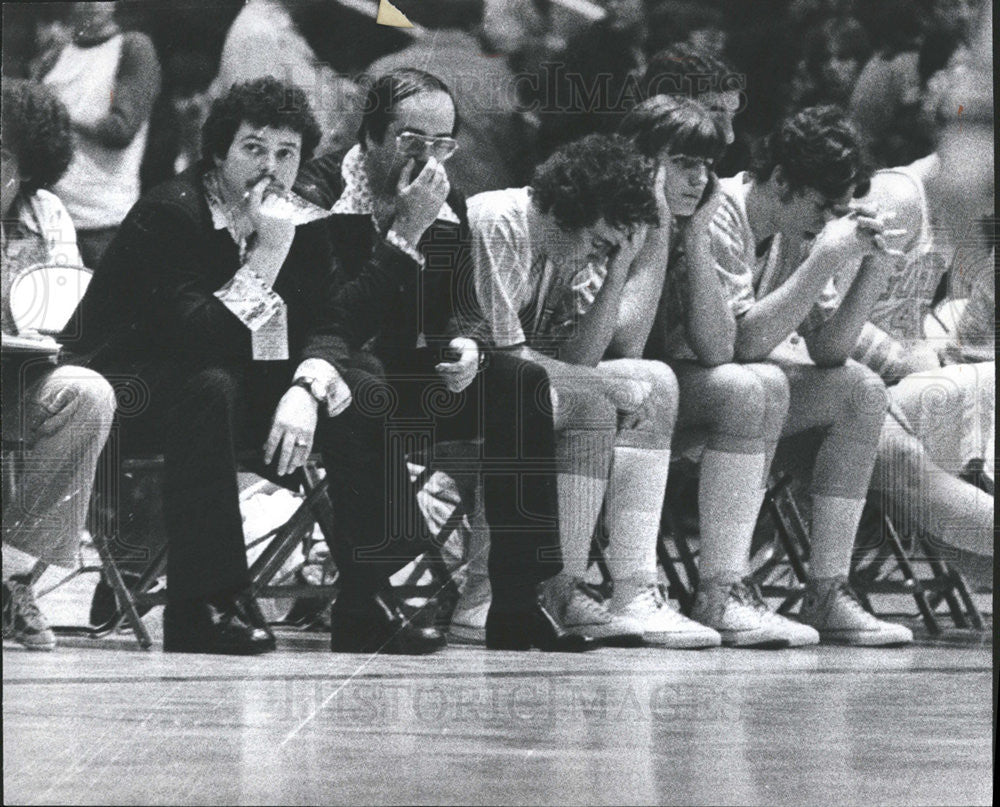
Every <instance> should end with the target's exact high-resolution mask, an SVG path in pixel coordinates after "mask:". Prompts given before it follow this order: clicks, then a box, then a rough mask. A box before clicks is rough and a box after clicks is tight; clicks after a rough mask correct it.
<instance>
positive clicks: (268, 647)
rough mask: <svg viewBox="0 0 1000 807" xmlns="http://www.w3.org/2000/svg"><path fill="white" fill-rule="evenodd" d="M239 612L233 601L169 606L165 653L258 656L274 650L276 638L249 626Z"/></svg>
mask: <svg viewBox="0 0 1000 807" xmlns="http://www.w3.org/2000/svg"><path fill="white" fill-rule="evenodd" d="M220 606H221V607H220ZM238 610H239V609H238V608H237V607H236V604H235V603H233V602H230V603H228V605H226V606H222V604H220V603H218V602H208V601H205V600H197V601H188V602H182V603H167V606H166V608H164V610H163V651H164V652H165V653H214V654H218V655H224V656H257V655H260V654H261V653H269V652H270V651H272V650H274V637H273V636H269V635H268V633H267V631H265V630H262V629H261V628H257V627H254V626H253V625H249V624H247V622H246V621H245V620H244V619H243V618H242V617H241V616H240V614H239V613H238Z"/></svg>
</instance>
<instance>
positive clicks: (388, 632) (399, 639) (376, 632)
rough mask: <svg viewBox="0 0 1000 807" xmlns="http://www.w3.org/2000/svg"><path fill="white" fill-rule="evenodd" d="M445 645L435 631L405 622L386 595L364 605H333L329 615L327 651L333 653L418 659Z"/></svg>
mask: <svg viewBox="0 0 1000 807" xmlns="http://www.w3.org/2000/svg"><path fill="white" fill-rule="evenodd" d="M338 606H339V607H338ZM445 644H447V640H446V639H445V637H444V634H442V633H441V632H440V631H439V630H437V629H436V628H430V627H418V626H416V625H413V624H411V623H410V622H408V621H407V620H406V618H405V617H404V616H403V614H402V612H401V611H400V609H399V606H398V605H396V603H395V602H394V601H393V597H392V596H391V595H388V594H378V595H375V596H373V597H372V598H371V599H370V600H368V601H366V602H364V603H352V604H346V605H345V604H344V603H334V605H333V608H332V610H331V612H330V649H331V650H332V651H333V652H334V653H389V654H392V655H404V656H422V655H426V654H427V653H433V652H434V651H435V650H440V649H441V648H442V647H444V646H445Z"/></svg>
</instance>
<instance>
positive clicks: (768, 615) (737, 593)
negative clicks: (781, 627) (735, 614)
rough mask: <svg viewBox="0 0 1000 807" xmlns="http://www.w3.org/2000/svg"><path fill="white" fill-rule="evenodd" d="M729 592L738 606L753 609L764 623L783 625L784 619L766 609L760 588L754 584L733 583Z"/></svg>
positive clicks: (744, 582) (744, 581)
mask: <svg viewBox="0 0 1000 807" xmlns="http://www.w3.org/2000/svg"><path fill="white" fill-rule="evenodd" d="M730 592H731V594H732V596H733V597H734V598H735V599H736V601H737V602H738V603H740V605H745V606H746V607H747V608H751V609H753V610H754V611H755V612H757V614H758V615H759V616H760V617H761V618H762V619H763V620H765V622H767V623H772V624H783V623H784V622H785V621H786V620H785V618H784V617H782V616H781V615H780V614H776V613H775V612H774V611H772V610H771V609H770V608H769V607H768V605H767V603H766V602H765V601H764V595H763V594H761V593H760V587H759V586H758V585H757V584H756V583H753V582H750V581H748V580H740V581H738V582H736V583H733V586H732V588H731V589H730Z"/></svg>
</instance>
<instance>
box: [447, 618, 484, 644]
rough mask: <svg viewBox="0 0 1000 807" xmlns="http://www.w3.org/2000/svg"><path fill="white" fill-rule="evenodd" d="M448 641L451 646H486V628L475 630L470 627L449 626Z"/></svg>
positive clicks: (453, 624)
mask: <svg viewBox="0 0 1000 807" xmlns="http://www.w3.org/2000/svg"><path fill="white" fill-rule="evenodd" d="M448 641H449V642H451V643H452V644H464V645H475V646H478V647H485V646H486V626H485V625H484V626H483V627H481V628H475V627H472V626H471V625H456V624H455V623H452V624H451V627H449V628H448Z"/></svg>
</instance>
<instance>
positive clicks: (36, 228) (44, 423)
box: [0, 80, 114, 650]
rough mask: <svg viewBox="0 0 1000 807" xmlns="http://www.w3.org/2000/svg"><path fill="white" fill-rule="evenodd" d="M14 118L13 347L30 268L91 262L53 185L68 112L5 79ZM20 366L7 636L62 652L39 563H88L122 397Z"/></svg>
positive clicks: (86, 375)
mask: <svg viewBox="0 0 1000 807" xmlns="http://www.w3.org/2000/svg"><path fill="white" fill-rule="evenodd" d="M2 111H3V119H2V121H0V132H2V134H3V141H2V143H0V146H2V153H0V160H2V164H0V171H2V173H0V176H2V183H3V186H2V208H0V220H2V222H0V223H2V228H3V230H2V249H3V252H2V256H0V271H2V277H3V282H2V290H3V295H2V306H3V333H4V336H5V340H6V337H7V336H8V335H12V334H17V326H16V324H15V321H14V317H13V314H12V312H11V308H10V291H11V286H12V284H13V281H14V279H15V278H16V277H17V275H18V273H19V272H21V271H23V270H24V269H27V268H29V267H31V266H34V265H38V264H79V263H80V255H79V253H78V251H77V247H76V233H75V231H74V229H73V222H72V221H71V220H70V217H69V214H68V213H67V212H66V208H64V207H63V205H62V203H61V202H60V201H59V198H58V197H57V196H55V195H54V194H52V193H51V192H50V191H49V190H47V188H50V187H52V185H53V184H54V183H55V182H56V181H57V180H58V179H59V177H60V176H61V175H62V174H63V172H64V171H65V170H66V168H67V166H68V165H69V163H70V159H71V156H72V140H71V138H70V120H69V116H68V115H67V113H66V109H65V107H64V106H63V105H62V104H61V103H59V101H58V100H57V99H56V98H54V97H53V96H52V94H51V93H50V92H48V91H47V90H46V89H45V88H44V87H42V86H41V85H39V84H36V83H34V82H27V81H9V82H8V81H6V80H5V81H4V82H3V105H2ZM11 361H12V359H11V357H9V356H4V367H3V371H4V372H3V376H4V379H3V380H4V383H3V427H4V428H3V436H4V439H5V440H7V439H15V440H19V441H21V442H22V444H23V446H24V465H23V468H22V469H21V470H20V472H19V473H14V471H13V469H11V468H8V467H6V458H5V459H4V496H3V637H4V639H7V638H13V639H15V640H16V641H18V642H20V643H21V644H22V645H24V646H25V647H27V648H28V649H29V650H51V649H52V648H53V647H55V642H56V640H55V636H54V634H53V633H52V630H51V629H50V628H49V626H48V623H47V622H46V620H45V617H44V616H43V615H42V613H41V611H39V609H38V605H37V603H36V602H35V597H34V594H33V592H32V589H31V571H32V568H33V566H34V563H35V560H36V559H41V560H42V561H44V562H46V563H53V564H56V565H58V566H64V567H66V568H73V567H75V566H76V565H77V563H78V558H79V542H80V533H81V531H82V530H83V529H84V526H85V523H86V516H87V507H88V505H89V504H90V493H91V488H92V486H93V481H94V471H95V469H96V467H97V458H98V456H99V455H100V453H101V449H102V448H103V446H104V442H105V441H106V440H107V437H108V431H109V429H110V428H111V419H112V416H113V414H114V393H113V392H112V390H111V387H110V385H109V384H108V382H107V381H105V380H104V379H103V378H102V377H101V376H100V375H98V374H97V373H95V372H92V371H90V370H85V369H83V368H82V367H72V366H68V365H64V366H61V367H55V368H53V367H52V366H51V365H49V364H46V363H39V362H38V361H37V360H33V361H32V364H31V365H18V364H14V365H11V364H10V362H11ZM5 453H6V452H5ZM8 494H10V495H8Z"/></svg>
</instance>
